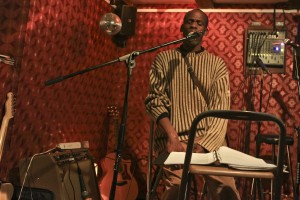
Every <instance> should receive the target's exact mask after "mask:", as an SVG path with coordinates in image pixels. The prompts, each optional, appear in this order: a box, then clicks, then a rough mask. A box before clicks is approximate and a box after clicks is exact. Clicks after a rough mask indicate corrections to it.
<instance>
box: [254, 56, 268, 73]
mask: <svg viewBox="0 0 300 200" xmlns="http://www.w3.org/2000/svg"><path fill="white" fill-rule="evenodd" d="M255 62H256V64H257V65H259V66H260V67H261V69H262V70H263V71H264V72H266V73H267V74H271V73H270V71H269V70H268V68H267V67H266V65H265V64H264V63H263V61H262V60H261V59H260V58H259V57H258V56H256V58H255Z"/></svg>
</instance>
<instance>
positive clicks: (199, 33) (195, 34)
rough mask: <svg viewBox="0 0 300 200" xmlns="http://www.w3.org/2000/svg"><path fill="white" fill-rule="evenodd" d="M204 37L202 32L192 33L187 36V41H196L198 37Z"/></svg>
mask: <svg viewBox="0 0 300 200" xmlns="http://www.w3.org/2000/svg"><path fill="white" fill-rule="evenodd" d="M202 35H203V32H202V31H200V32H197V31H196V32H190V33H189V34H188V35H187V36H186V39H195V38H198V37H201V36H202Z"/></svg>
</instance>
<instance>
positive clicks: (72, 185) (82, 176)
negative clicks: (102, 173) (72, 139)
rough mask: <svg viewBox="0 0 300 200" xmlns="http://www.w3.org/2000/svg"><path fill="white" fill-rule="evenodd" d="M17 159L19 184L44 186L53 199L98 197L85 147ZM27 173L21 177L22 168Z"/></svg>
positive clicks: (76, 199)
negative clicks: (85, 196)
mask: <svg viewBox="0 0 300 200" xmlns="http://www.w3.org/2000/svg"><path fill="white" fill-rule="evenodd" d="M30 159H31V157H30V158H25V159H21V160H20V162H19V168H20V180H21V183H20V184H21V185H22V183H23V180H24V178H26V180H25V185H24V186H26V187H32V188H41V189H46V190H49V191H51V192H53V194H54V199H55V200H67V199H72V200H82V199H83V198H82V195H86V192H87V193H88V196H89V197H90V198H92V199H97V200H98V199H100V191H99V187H98V181H97V177H96V173H95V168H94V163H93V160H92V157H91V156H90V154H89V152H88V150H87V149H73V150H64V151H56V152H50V153H47V154H44V155H37V156H35V157H33V159H32V162H31V164H30V167H29V170H28V165H29V162H30ZM27 170H28V173H27V176H26V177H25V174H26V171H27Z"/></svg>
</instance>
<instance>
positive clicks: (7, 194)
mask: <svg viewBox="0 0 300 200" xmlns="http://www.w3.org/2000/svg"><path fill="white" fill-rule="evenodd" d="M13 106H14V95H13V93H12V92H9V93H7V100H6V103H5V115H4V117H3V120H2V124H1V130H0V161H1V158H2V155H3V149H4V141H5V137H6V132H7V127H8V122H9V120H10V119H11V118H13V116H14V115H13V114H14V109H13ZM13 192H14V188H13V185H12V184H11V183H2V182H1V181H0V200H10V199H11V198H12V196H13Z"/></svg>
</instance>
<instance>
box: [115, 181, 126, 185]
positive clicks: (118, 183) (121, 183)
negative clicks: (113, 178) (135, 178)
mask: <svg viewBox="0 0 300 200" xmlns="http://www.w3.org/2000/svg"><path fill="white" fill-rule="evenodd" d="M127 184H128V183H127V181H120V182H117V186H123V185H127Z"/></svg>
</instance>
